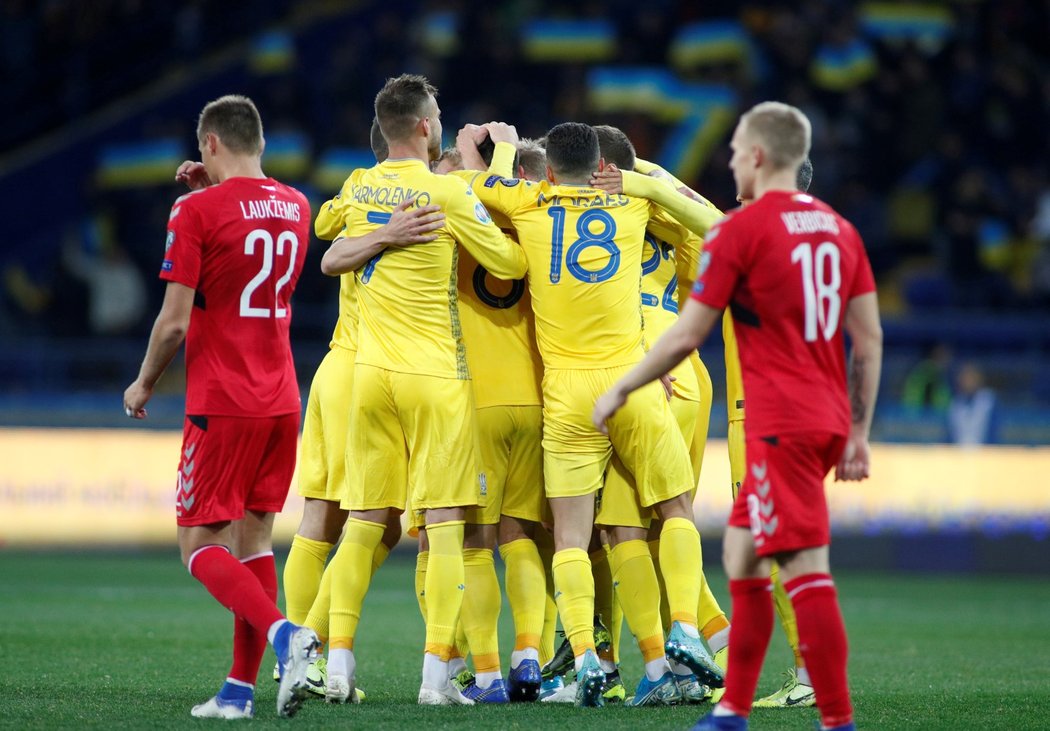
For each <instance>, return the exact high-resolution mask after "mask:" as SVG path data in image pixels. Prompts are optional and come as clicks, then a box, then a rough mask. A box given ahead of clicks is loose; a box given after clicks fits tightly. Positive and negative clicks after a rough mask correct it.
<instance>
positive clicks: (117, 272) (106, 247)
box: [62, 212, 146, 335]
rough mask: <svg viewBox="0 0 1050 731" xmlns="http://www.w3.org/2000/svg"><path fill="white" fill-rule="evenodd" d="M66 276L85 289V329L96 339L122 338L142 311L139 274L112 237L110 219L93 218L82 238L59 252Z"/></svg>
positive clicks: (143, 302) (143, 292)
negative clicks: (86, 299) (86, 321)
mask: <svg viewBox="0 0 1050 731" xmlns="http://www.w3.org/2000/svg"><path fill="white" fill-rule="evenodd" d="M62 263H63V265H64V266H65V268H66V270H67V272H68V273H69V274H70V275H71V276H72V277H74V278H76V279H79V280H81V281H82V282H84V283H85V284H86V285H87V294H88V302H87V304H88V326H89V327H90V328H91V332H92V333H94V334H96V335H124V334H126V333H128V332H130V331H132V330H133V329H134V328H135V326H136V325H138V324H139V322H140V321H141V320H142V318H143V314H144V313H145V311H146V283H145V280H144V277H143V275H142V272H141V271H139V269H138V268H137V267H136V266H135V265H134V264H133V263H132V262H131V259H130V258H129V257H128V255H127V252H126V251H124V249H123V248H121V246H120V244H118V243H117V242H116V240H115V237H114V236H113V220H112V217H111V216H110V215H109V214H108V213H105V212H102V213H99V214H97V215H96V216H95V217H94V218H93V219H91V220H90V221H89V222H88V223H87V224H85V231H84V236H83V238H82V239H80V240H76V239H74V240H72V241H70V242H68V243H67V244H66V246H65V249H64V250H63V252H62Z"/></svg>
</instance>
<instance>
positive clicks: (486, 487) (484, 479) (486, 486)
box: [478, 472, 489, 497]
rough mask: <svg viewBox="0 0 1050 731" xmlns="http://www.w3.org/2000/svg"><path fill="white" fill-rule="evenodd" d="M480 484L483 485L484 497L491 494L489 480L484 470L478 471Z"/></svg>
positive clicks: (482, 493)
mask: <svg viewBox="0 0 1050 731" xmlns="http://www.w3.org/2000/svg"><path fill="white" fill-rule="evenodd" d="M478 484H479V485H480V486H481V495H482V497H484V496H486V495H488V494H489V481H488V478H487V477H485V473H484V472H480V473H478Z"/></svg>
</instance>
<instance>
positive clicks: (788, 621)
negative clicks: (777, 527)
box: [769, 563, 806, 668]
mask: <svg viewBox="0 0 1050 731" xmlns="http://www.w3.org/2000/svg"><path fill="white" fill-rule="evenodd" d="M769 577H770V578H771V579H772V580H773V608H774V609H776V610H777V617H778V618H779V619H780V626H781V627H783V628H784V634H785V635H787V641H788V644H789V645H791V651H792V652H793V653H795V667H796V668H801V667H804V666H805V664H806V663H805V661H803V659H802V651H801V650H799V648H798V620H797V619H795V608H794V607H793V606H791V600H790V599H789V598H788V595H787V591H785V590H784V583H783V582H782V581H781V580H780V567H779V566H777V564H776V563H774V564H773V570H772V571H770V572H769Z"/></svg>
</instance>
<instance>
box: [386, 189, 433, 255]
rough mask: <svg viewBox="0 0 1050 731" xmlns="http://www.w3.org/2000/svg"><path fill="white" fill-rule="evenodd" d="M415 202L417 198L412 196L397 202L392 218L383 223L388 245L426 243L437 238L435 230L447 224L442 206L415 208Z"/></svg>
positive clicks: (391, 214)
mask: <svg viewBox="0 0 1050 731" xmlns="http://www.w3.org/2000/svg"><path fill="white" fill-rule="evenodd" d="M415 203H416V200H415V198H410V199H408V200H406V201H403V202H401V203H399V204H397V206H396V207H395V208H394V210H393V211H392V212H391V213H390V220H389V221H387V222H386V223H385V224H383V235H384V237H386V239H387V241H386V245H387V246H412V245H413V244H425V243H427V242H429V241H433V240H434V239H436V238H437V234H436V233H433V232H434V231H437V230H438V229H439V228H441V227H442V226H444V225H445V214H444V213H442V212H441V206H437V205H429V206H420V207H419V208H415V207H413V206H415Z"/></svg>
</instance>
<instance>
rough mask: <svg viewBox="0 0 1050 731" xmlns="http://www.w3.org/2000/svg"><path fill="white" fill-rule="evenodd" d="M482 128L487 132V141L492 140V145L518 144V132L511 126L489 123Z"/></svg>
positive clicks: (502, 123)
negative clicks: (503, 143)
mask: <svg viewBox="0 0 1050 731" xmlns="http://www.w3.org/2000/svg"><path fill="white" fill-rule="evenodd" d="M483 128H484V129H486V130H488V133H489V139H490V140H492V142H493V144H495V143H497V142H509V143H510V144H512V145H516V144H518V130H517V129H516V128H515V127H514V125H513V124H507V123H506V122H489V123H488V124H485V125H483Z"/></svg>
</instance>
